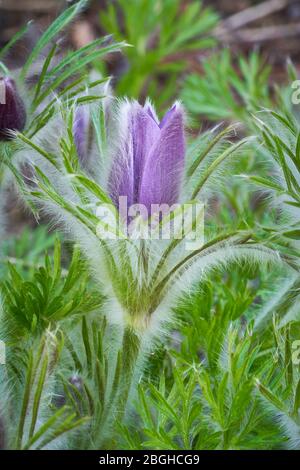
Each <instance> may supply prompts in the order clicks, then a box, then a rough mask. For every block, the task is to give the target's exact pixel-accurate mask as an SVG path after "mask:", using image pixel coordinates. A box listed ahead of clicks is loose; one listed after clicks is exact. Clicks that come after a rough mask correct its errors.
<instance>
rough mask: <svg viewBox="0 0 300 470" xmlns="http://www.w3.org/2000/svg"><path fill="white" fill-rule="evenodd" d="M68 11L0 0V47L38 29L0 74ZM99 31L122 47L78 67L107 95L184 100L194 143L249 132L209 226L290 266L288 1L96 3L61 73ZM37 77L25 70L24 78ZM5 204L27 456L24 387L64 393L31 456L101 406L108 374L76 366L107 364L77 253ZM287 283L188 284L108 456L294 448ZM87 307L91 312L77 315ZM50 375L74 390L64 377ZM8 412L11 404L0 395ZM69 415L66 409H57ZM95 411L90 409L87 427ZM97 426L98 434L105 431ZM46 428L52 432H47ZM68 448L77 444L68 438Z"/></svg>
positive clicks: (282, 274) (58, 2)
mask: <svg viewBox="0 0 300 470" xmlns="http://www.w3.org/2000/svg"><path fill="white" fill-rule="evenodd" d="M66 3H68V4H70V3H72V2H65V1H63V0H44V1H43V2H40V1H35V0H23V1H22V2H19V1H17V0H9V1H6V0H2V1H0V46H1V47H3V46H5V45H6V44H7V43H8V41H9V40H10V39H11V37H12V36H13V35H14V34H15V33H16V31H17V30H19V29H20V27H21V26H23V25H24V24H25V23H26V22H27V21H29V20H31V19H34V20H35V22H34V24H33V25H31V26H30V28H29V30H28V34H26V36H24V38H22V40H21V41H20V43H19V44H18V47H17V48H15V49H13V50H12V51H11V52H10V53H9V54H8V56H7V61H6V64H7V66H8V67H11V68H17V67H20V66H21V65H22V64H23V62H24V56H26V55H28V52H29V51H30V50H31V49H32V46H33V45H34V44H35V43H36V41H37V39H38V38H39V36H40V34H41V31H42V30H43V29H44V28H45V27H46V26H47V25H49V24H50V22H51V21H52V20H53V19H54V18H55V17H56V16H57V14H58V13H59V12H60V11H62V10H63V9H64V8H65V6H66ZM104 34H105V35H106V34H109V35H110V34H112V35H113V38H114V39H115V40H116V41H125V42H126V43H128V44H129V47H126V48H125V49H124V50H123V51H122V52H119V53H117V54H108V56H107V57H106V58H105V59H104V60H101V62H100V60H97V59H96V60H94V61H92V63H91V64H90V66H89V67H90V68H94V69H96V70H98V71H100V72H101V73H103V74H104V75H107V74H108V75H111V76H112V86H113V90H114V93H115V94H116V95H117V96H124V95H128V96H131V97H134V98H138V99H140V100H141V101H143V100H144V99H145V97H146V96H150V97H151V98H152V100H153V101H154V103H155V104H156V106H157V107H158V108H159V110H160V112H162V111H164V110H165V109H166V108H167V107H168V106H169V104H170V103H171V102H172V100H174V99H177V98H180V99H182V101H183V103H184V105H185V106H186V109H187V114H188V120H189V124H190V128H191V130H190V133H189V140H191V141H193V142H194V145H197V141H198V140H197V139H199V132H200V131H209V130H210V129H212V128H213V127H214V126H216V125H220V124H221V123H222V124H223V123H224V122H226V124H230V123H236V122H239V123H240V128H239V131H240V133H241V134H242V135H248V134H253V133H256V134H257V135H258V140H256V141H255V142H254V143H253V145H249V146H247V149H246V150H245V151H243V152H242V153H240V154H238V156H237V157H236V158H235V159H234V160H233V162H232V163H231V167H230V172H231V175H232V178H231V179H230V184H228V179H226V178H225V177H224V178H223V174H222V172H221V173H220V174H219V175H218V178H219V179H218V180H217V181H218V187H217V190H215V191H214V193H213V194H212V196H211V200H212V207H213V209H212V210H211V211H210V213H209V214H208V215H207V224H208V226H210V225H211V226H212V227H218V226H222V227H227V226H228V227H233V226H235V227H239V228H249V227H251V228H255V229H256V231H257V236H258V237H259V239H260V240H261V241H262V242H264V241H267V240H268V241H269V240H272V242H274V243H275V242H276V244H277V246H280V248H281V249H283V250H286V253H287V255H289V256H291V255H293V257H297V256H298V249H299V235H300V227H299V212H298V210H299V204H300V202H299V201H300V186H299V185H300V176H299V169H300V164H299V161H300V137H299V136H300V133H299V129H300V126H299V119H298V114H299V109H297V106H295V105H292V103H291V99H290V93H291V89H290V84H291V81H292V80H294V79H296V78H297V77H298V73H299V67H300V52H299V36H300V5H299V2H297V1H288V0H276V1H275V0H268V1H250V0H238V1H236V2H226V1H225V0H214V1H203V2H202V1H197V0H165V1H162V0H106V1H102V0H95V1H91V2H90V3H89V5H88V6H87V7H86V9H85V10H84V12H83V14H82V15H81V16H80V17H79V18H78V19H76V20H75V21H74V22H73V23H72V25H71V27H70V28H69V29H68V30H66V31H65V32H64V35H63V37H62V39H61V41H60V43H59V48H58V50H57V62H58V63H59V61H60V60H61V55H62V53H63V51H66V50H73V49H78V48H80V47H84V46H86V45H87V44H88V43H89V42H91V41H94V40H96V39H97V38H99V37H101V36H102V35H104ZM47 52H48V53H49V50H48V51H47ZM288 58H289V60H287V59H288ZM291 63H292V64H293V65H291ZM38 71H39V69H38V68H37V69H36V70H35V69H34V70H33V72H32V75H33V77H32V79H33V80H34V77H35V74H36V73H38ZM270 108H272V109H278V111H276V113H273V114H270V113H269V112H267V111H266V109H270ZM263 111H264V112H263ZM200 139H201V142H202V141H203V140H202V139H203V136H202V135H201V136H200ZM233 139H234V137H233ZM201 145H203V144H201ZM0 170H1V169H0ZM257 185H259V187H258V186H257ZM266 191H271V192H272V193H273V194H276V201H277V202H279V203H280V204H283V205H284V206H286V207H287V209H286V210H285V209H284V210H282V206H280V207H278V206H279V204H277V203H276V204H273V203H272V205H270V204H269V202H270V201H269V199H270V195H269V193H266ZM5 209H6V220H5V225H6V229H7V233H8V236H6V237H5V238H4V240H3V242H2V243H1V245H2V248H1V261H2V262H1V264H0V280H1V291H2V296H3V299H4V300H5V302H6V309H5V314H4V318H5V328H4V330H3V331H4V332H5V336H6V337H7V338H8V340H10V341H11V338H9V337H10V334H11V332H14V338H18V339H20V341H21V340H22V341H24V342H26V344H27V343H28V344H30V341H31V340H30V335H33V336H35V335H37V336H38V337H39V338H44V340H43V341H44V343H41V344H43V346H42V347H43V348H44V349H43V351H44V352H43V362H42V363H41V364H38V363H37V362H36V361H37V359H36V357H35V351H34V348H33V349H32V350H30V347H29V353H28V355H29V358H28V361H25V362H26V363H25V364H24V360H23V359H22V358H21V359H20V351H19V350H18V348H15V350H14V354H13V356H12V357H9V362H10V363H11V364H12V369H11V370H12V372H11V374H12V376H14V379H15V377H17V383H18V387H19V393H20V397H21V398H22V399H21V398H20V400H21V401H20V403H21V405H22V406H23V408H22V406H21V409H20V410H19V408H18V409H17V410H15V415H14V417H13V419H15V421H16V423H17V424H18V427H19V430H20V435H19V438H20V439H23V442H25V444H24V445H25V447H26V446H27V447H28V448H30V447H31V446H32V445H34V442H35V438H36V439H38V438H39V439H40V436H37V437H35V434H34V429H35V421H36V416H35V414H34V410H33V412H32V413H33V414H32V416H31V415H30V416H29V418H28V419H31V423H33V424H32V426H33V430H32V432H31V433H29V435H28V436H27V435H26V433H27V428H26V426H24V422H23V421H22V416H23V414H22V413H23V412H22V409H25V410H26V407H27V405H28V400H29V398H28V396H26V383H28V381H30V380H31V381H32V377H35V381H34V380H33V381H32V383H34V387H33V390H32V396H33V397H35V400H36V401H37V402H39V400H40V399H41V396H42V395H41V388H43V385H44V382H45V381H46V377H48V376H49V377H50V376H51V377H52V375H53V374H57V380H58V384H59V385H58V389H57V390H55V393H56V392H57V395H59V396H61V395H64V397H65V398H64V400H65V401H64V403H63V405H60V406H62V407H61V408H59V411H56V412H55V415H54V416H55V419H54V421H53V422H49V423H48V424H49V426H48V427H47V426H46V427H45V429H43V433H42V434H43V435H44V441H43V445H42V447H43V446H47V445H49V443H50V442H51V437H50V436H53V435H54V436H56V435H57V436H59V435H61V434H64V432H65V431H66V429H73V428H74V429H75V428H77V427H78V426H81V425H85V423H86V421H85V420H86V419H87V417H88V416H89V415H91V414H92V413H94V412H95V408H97V406H98V405H97V403H98V402H100V400H101V396H102V395H101V393H103V387H104V385H103V384H104V382H105V378H103V377H99V369H97V370H96V369H95V370H86V367H85V366H87V367H88V364H89V363H90V360H91V357H92V356H93V355H95V354H96V355H97V354H100V356H101V361H102V362H101V367H102V365H103V364H104V363H105V361H107V358H105V352H104V351H103V350H102V349H101V348H102V346H101V344H102V343H101V341H102V339H101V338H100V337H95V335H94V336H93V335H92V334H89V333H88V332H91V331H94V330H96V329H97V328H100V326H99V322H98V320H97V319H95V315H94V313H93V312H95V311H96V310H97V308H98V307H99V305H101V302H102V300H103V299H102V297H101V293H99V292H97V290H96V288H95V286H94V285H93V282H92V281H91V279H90V278H89V275H88V274H87V272H86V267H85V266H84V265H83V264H82V263H81V261H80V260H79V258H78V253H77V252H76V249H75V251H74V252H73V253H72V249H71V247H70V246H69V245H68V244H67V243H64V242H63V240H61V242H62V246H63V248H62V252H61V243H60V242H59V240H58V239H57V235H56V234H55V233H54V232H55V230H52V231H49V230H48V228H47V222H48V220H47V217H45V218H44V220H42V223H41V225H40V226H39V227H37V226H36V222H35V220H34V219H33V218H32V217H31V216H30V215H29V214H28V212H26V211H24V210H23V207H22V204H21V203H20V202H19V200H18V196H17V195H16V194H15V192H14V190H13V189H10V190H9V193H8V197H6V205H5ZM79 274H81V275H80V276H79ZM79 277H80V278H79ZM299 288H300V281H299V274H298V272H297V270H295V269H293V268H288V267H276V268H274V269H267V268H263V267H261V268H260V269H259V268H257V267H245V266H243V265H240V266H236V265H232V266H230V268H229V269H227V270H226V271H225V272H221V273H220V272H217V271H216V272H214V273H213V274H212V275H211V277H210V279H208V280H207V282H205V284H204V285H203V284H202V285H201V286H197V285H196V286H195V289H194V291H193V292H189V293H187V295H186V296H185V297H184V298H182V300H181V302H180V303H179V305H178V306H177V307H176V309H175V315H176V320H177V321H176V328H173V330H172V333H171V334H170V336H169V338H168V341H167V342H166V344H165V345H164V346H163V347H162V346H158V348H157V351H156V354H155V355H154V354H153V355H152V356H151V358H150V363H149V366H148V369H147V373H146V377H145V379H144V380H143V383H141V384H140V387H139V393H138V396H137V398H136V408H135V411H134V413H133V416H132V420H131V423H130V422H129V424H128V425H124V423H123V424H122V423H120V424H119V440H118V442H117V443H114V445H115V446H116V447H123V448H132V449H142V448H151V449H153V448H156V449H256V448H259V449H262V448H267V449H271V448H282V447H286V446H287V447H298V448H299V446H300V413H299V410H300V370H299V364H298V363H297V360H292V357H293V352H294V351H293V344H294V341H297V340H299V339H300V314H299V309H300V305H299ZM87 312H91V314H89V315H87V316H86V317H85V316H84V315H83V314H85V313H87ZM71 314H72V315H71ZM73 314H74V316H73ZM64 322H66V324H67V325H69V323H70V325H69V329H70V337H72V338H73V339H74V338H75V341H77V344H79V343H80V346H78V351H74V349H73V348H72V341H70V339H69V338H65V343H66V349H65V350H64V351H62V350H63V345H62V344H61V343H60V341H59V340H57V339H56V340H55V341H51V340H49V338H48V336H47V334H48V333H47V328H48V326H49V324H50V323H51V325H52V326H53V325H54V327H55V328H58V329H59V328H60V326H61V325H63V324H64ZM68 322H69V323H68ZM104 330H105V328H104ZM104 330H103V331H104ZM101 331H102V330H101ZM91 336H93V338H92V340H91V339H90V337H91ZM79 338H80V339H79ZM49 342H50V343H51V344H50V345H49V344H48V343H49ZM81 343H82V344H81ZM45 351H46V352H45ZM99 351H100V352H99ZM61 354H62V355H64V354H65V355H67V356H68V355H69V356H70V357H71V358H72V361H73V367H69V366H65V369H64V365H63V366H61V367H60V369H59V368H58V369H59V370H58V371H56V366H57V363H58V358H59V357H60V355H61ZM52 355H53V357H54V359H53V360H52V359H51V357H52ZM98 359H99V357H98ZM18 361H21V363H22V361H23V364H22V366H21V365H20V368H19V370H21V371H22V372H21V374H20V372H19V371H18V370H17V369H18V368H17V367H16V366H14V364H19V362H18ZM51 361H52V362H51ZM50 363H51V364H50ZM63 364H64V362H63ZM39 367H41V368H42V374H41V376H40V377H41V379H40V381H38V380H37V377H38V374H37V371H38V368H39ZM68 367H69V368H68ZM61 369H63V370H64V372H67V374H68V375H67V376H69V377H70V380H68V381H65V379H62V378H61V375H59V374H60V373H61ZM102 370H104V371H105V365H103V369H102ZM32 374H33V375H32ZM43 374H44V375H43ZM19 375H20V376H19ZM104 375H105V374H104ZM78 376H79V378H78ZM59 377H60V378H59ZM36 380H37V381H36ZM43 381H44V382H43ZM24 384H25V385H24ZM24 386H25V392H23V389H24ZM22 387H23V388H22ZM49 388H50V389H51V386H50V387H49ZM61 390H63V391H64V392H63V393H62V392H61ZM7 393H8V392H7ZM49 393H50V391H49ZM51 393H52V392H51ZM8 395H9V393H8ZM99 397H100V398H99ZM7 403H10V405H9V406H11V407H12V406H13V404H12V401H11V399H10V397H9V396H7ZM69 408H72V409H75V410H76V411H75V414H68V413H69ZM102 412H103V410H101V409H96V414H95V415H96V416H97V419H99V420H100V419H101V413H102ZM99 416H100V417H99ZM49 419H50V418H49ZM97 419H96V420H95V423H94V431H95V429H96V427H97V424H99V422H101V421H97ZM0 425H1V416H0ZM52 427H54V431H53V429H52ZM49 429H50V430H51V429H52V434H49V435H48V434H47V433H48V431H49ZM53 432H54V434H53ZM0 433H1V426H0ZM55 433H56V434H55ZM47 436H48V437H47ZM9 438H10V436H5V439H9ZM3 439H4V438H3ZM3 439H2V442H3ZM52 439H53V438H52ZM72 439H74V442H77V441H76V439H77V437H76V434H74V436H72ZM95 439H96V438H95ZM0 443H1V439H0ZM77 444H78V443H77ZM0 445H1V444H0ZM81 445H83V444H82V443H81ZM78 446H79V444H78Z"/></svg>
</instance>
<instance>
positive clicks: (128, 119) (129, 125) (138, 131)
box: [109, 102, 160, 206]
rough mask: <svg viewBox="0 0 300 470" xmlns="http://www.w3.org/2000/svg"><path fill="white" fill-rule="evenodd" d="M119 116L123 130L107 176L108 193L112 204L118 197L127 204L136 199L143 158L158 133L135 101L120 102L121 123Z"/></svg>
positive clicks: (116, 202) (151, 121)
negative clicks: (125, 200) (122, 197)
mask: <svg viewBox="0 0 300 470" xmlns="http://www.w3.org/2000/svg"><path fill="white" fill-rule="evenodd" d="M122 115H123V118H124V120H125V132H124V134H123V136H122V138H121V141H120V144H119V147H118V150H117V152H116V156H115V158H114V159H113V166H112V169H111V173H110V178H109V192H110V195H111V198H112V200H113V201H114V203H115V205H116V206H118V199H119V197H120V196H127V200H128V205H132V204H134V203H135V202H137V198H138V192H139V186H140V180H141V175H142V172H143V167H144V162H145V157H146V155H147V154H148V153H149V151H150V149H151V148H152V146H153V144H154V143H155V142H156V141H157V139H158V138H159V135H160V129H159V127H158V125H157V124H156V123H155V121H154V120H153V118H152V117H151V116H150V115H149V114H148V112H147V111H146V110H145V109H144V108H142V106H140V105H139V104H138V103H137V102H133V103H125V104H124V105H123V108H122V109H121V122H120V124H121V125H122V126H123V125H124V124H123V122H122ZM124 115H125V117H124Z"/></svg>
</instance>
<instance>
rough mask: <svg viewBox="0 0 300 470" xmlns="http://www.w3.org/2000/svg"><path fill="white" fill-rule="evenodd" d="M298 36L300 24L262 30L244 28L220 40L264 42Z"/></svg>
mask: <svg viewBox="0 0 300 470" xmlns="http://www.w3.org/2000/svg"><path fill="white" fill-rule="evenodd" d="M298 35H300V23H293V24H283V25H276V26H266V27H263V28H245V29H242V30H240V31H234V32H232V33H231V34H228V35H226V36H224V37H223V38H222V40H225V41H226V42H237V41H238V42H248V43H251V42H265V41H272V40H275V39H283V38H288V37H293V36H298Z"/></svg>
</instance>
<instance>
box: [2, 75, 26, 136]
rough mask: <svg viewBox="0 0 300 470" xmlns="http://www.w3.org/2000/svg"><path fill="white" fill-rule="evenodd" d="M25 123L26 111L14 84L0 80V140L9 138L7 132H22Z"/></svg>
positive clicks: (10, 80)
mask: <svg viewBox="0 0 300 470" xmlns="http://www.w3.org/2000/svg"><path fill="white" fill-rule="evenodd" d="M25 123H26V110H25V105H24V102H23V101H22V99H21V97H20V95H19V93H18V91H17V88H16V84H15V82H14V81H13V80H12V79H11V78H8V77H5V78H0V140H8V139H10V138H11V136H10V135H9V131H14V130H16V131H22V130H23V129H24V127H25Z"/></svg>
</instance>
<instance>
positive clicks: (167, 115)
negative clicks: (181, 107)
mask: <svg viewBox="0 0 300 470" xmlns="http://www.w3.org/2000/svg"><path fill="white" fill-rule="evenodd" d="M175 111H176V104H174V105H173V106H172V108H170V109H169V110H168V111H167V112H166V114H165V115H164V117H163V118H162V120H161V121H160V123H159V127H160V128H161V129H162V128H163V127H164V126H165V125H166V124H167V122H168V120H169V119H170V118H171V117H172V115H173V114H174V113H175Z"/></svg>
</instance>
